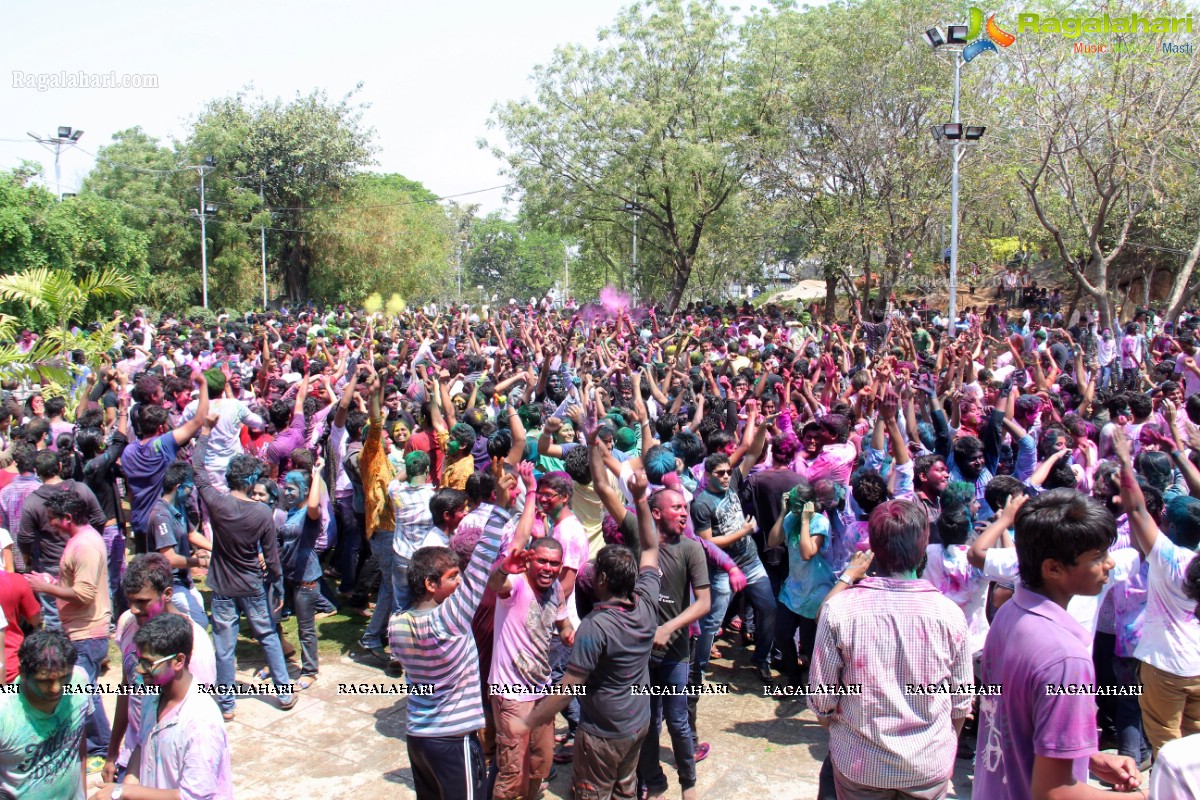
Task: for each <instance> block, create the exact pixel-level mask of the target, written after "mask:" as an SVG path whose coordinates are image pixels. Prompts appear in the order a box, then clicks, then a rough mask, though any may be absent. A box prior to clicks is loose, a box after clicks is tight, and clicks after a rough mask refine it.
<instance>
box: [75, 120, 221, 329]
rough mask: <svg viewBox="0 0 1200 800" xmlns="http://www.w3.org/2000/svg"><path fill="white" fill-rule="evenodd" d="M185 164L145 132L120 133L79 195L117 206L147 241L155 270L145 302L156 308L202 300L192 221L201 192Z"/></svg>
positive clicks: (105, 149)
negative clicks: (99, 197)
mask: <svg viewBox="0 0 1200 800" xmlns="http://www.w3.org/2000/svg"><path fill="white" fill-rule="evenodd" d="M181 162H182V158H181V156H180V154H179V153H178V152H177V151H176V150H175V149H174V148H172V147H168V146H164V145H162V144H160V143H159V142H158V140H157V139H155V138H154V137H152V136H149V135H148V134H147V133H146V132H145V131H143V130H142V129H141V128H137V127H135V128H130V129H128V130H124V131H119V132H117V133H115V134H113V141H112V143H111V144H107V145H105V146H104V147H101V148H100V151H99V153H98V158H97V159H96V164H95V166H94V167H93V168H92V170H91V172H89V173H88V175H87V177H86V178H85V179H84V182H83V192H82V193H81V195H80V196H81V197H85V196H87V195H88V194H94V195H98V196H101V197H104V198H107V199H109V200H111V201H113V202H114V203H115V204H116V207H117V209H118V211H119V212H120V215H121V219H122V220H123V221H124V223H125V224H126V225H128V226H129V227H131V228H134V229H135V230H138V231H141V232H142V233H143V234H144V235H145V237H146V241H147V250H146V258H147V261H148V262H149V264H150V265H151V267H152V269H151V270H150V278H149V281H148V282H147V284H146V285H145V287H144V290H143V293H141V296H142V297H143V298H144V299H145V300H146V301H147V302H148V303H149V304H150V305H152V306H154V307H157V308H173V309H184V308H187V307H188V306H191V305H198V304H199V299H200V281H199V280H198V278H197V274H198V273H197V267H198V265H199V263H200V224H199V220H198V219H196V218H195V217H194V216H191V215H189V211H190V209H195V208H197V207H198V206H199V194H198V193H197V192H198V188H199V187H198V185H197V178H196V172H195V170H189V169H185V168H181V166H180V164H181Z"/></svg>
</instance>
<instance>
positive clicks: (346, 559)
mask: <svg viewBox="0 0 1200 800" xmlns="http://www.w3.org/2000/svg"><path fill="white" fill-rule="evenodd" d="M335 508H336V510H337V525H338V538H339V540H340V541H339V542H338V547H339V548H340V556H341V557H340V558H339V560H338V569H339V570H340V571H341V573H342V585H341V589H340V591H341V592H342V593H343V594H349V593H350V592H353V591H354V586H355V584H356V583H357V582H358V568H359V566H360V565H359V556H360V555H361V551H362V545H363V526H362V524H360V522H359V517H358V514H355V513H354V498H353V497H339V498H338V499H337V502H336V504H335Z"/></svg>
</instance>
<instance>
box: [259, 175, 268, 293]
mask: <svg viewBox="0 0 1200 800" xmlns="http://www.w3.org/2000/svg"><path fill="white" fill-rule="evenodd" d="M258 202H260V203H261V204H262V205H263V206H264V207H266V205H267V201H266V200H264V199H263V182H262V180H261V179H260V180H259V181H258ZM258 236H259V241H260V243H261V244H262V273H263V311H266V310H267V225H266V223H265V222H264V223H263V224H262V225H261V226H260V227H259V229H258Z"/></svg>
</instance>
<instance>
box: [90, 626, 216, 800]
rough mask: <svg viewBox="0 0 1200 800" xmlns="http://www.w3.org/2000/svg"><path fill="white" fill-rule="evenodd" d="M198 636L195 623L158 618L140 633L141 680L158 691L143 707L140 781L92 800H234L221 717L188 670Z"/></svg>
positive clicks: (137, 754) (110, 787) (107, 787)
mask: <svg viewBox="0 0 1200 800" xmlns="http://www.w3.org/2000/svg"><path fill="white" fill-rule="evenodd" d="M194 635H195V627H194V625H193V624H192V622H191V620H189V619H188V618H187V617H185V616H183V615H181V614H171V613H166V614H160V615H158V616H157V617H155V618H154V619H152V620H150V621H149V622H147V623H146V625H145V626H144V627H143V628H141V630H139V631H138V632H137V636H135V637H134V646H135V647H136V648H137V671H138V674H139V675H141V677H142V681H143V682H144V683H145V684H146V685H147V687H151V686H153V687H157V688H158V690H159V691H158V694H149V695H147V696H146V697H145V698H144V702H143V703H142V721H141V728H140V730H141V734H140V736H139V739H138V742H137V747H136V749H135V750H134V754H133V757H132V759H133V760H132V763H133V764H136V765H137V780H136V781H128V782H126V783H121V784H119V785H118V784H113V783H105V784H104V785H102V786H101V787H100V788H99V789H97V790H96V792H95V793H94V794H92V796H91V800H110V798H112V797H113V796H114V794H115V793H116V792H117V791H118V789H119V790H120V794H119V796H120V797H123V798H127V800H158V798H161V797H164V796H166V797H170V796H178V797H181V798H199V797H204V798H211V800H233V770H232V768H231V766H230V763H229V739H228V737H227V736H226V733H225V725H224V724H223V722H222V720H221V710H220V708H218V706H217V704H216V701H215V700H213V696H212V695H211V694H209V693H208V692H207V691H205V689H204V687H203V685H202V682H201V681H199V680H198V679H197V678H196V677H195V676H194V675H193V674H192V673H191V671H190V670H189V669H188V662H189V660H190V657H189V656H188V653H189V652H191V650H192V646H193V638H194ZM170 790H174V791H173V792H172V791H170Z"/></svg>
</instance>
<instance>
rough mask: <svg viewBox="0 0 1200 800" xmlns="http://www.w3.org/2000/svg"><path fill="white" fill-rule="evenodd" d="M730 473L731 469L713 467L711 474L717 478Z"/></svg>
mask: <svg viewBox="0 0 1200 800" xmlns="http://www.w3.org/2000/svg"><path fill="white" fill-rule="evenodd" d="M732 473H733V470H731V469H715V470H713V475H715V476H716V477H718V478H723V477H725V476H726V475H730V474H732Z"/></svg>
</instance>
